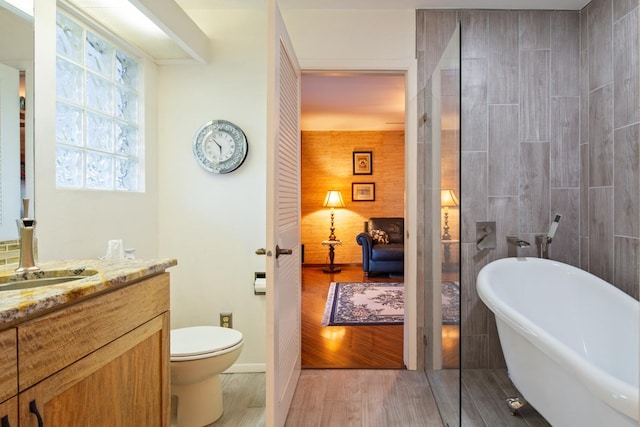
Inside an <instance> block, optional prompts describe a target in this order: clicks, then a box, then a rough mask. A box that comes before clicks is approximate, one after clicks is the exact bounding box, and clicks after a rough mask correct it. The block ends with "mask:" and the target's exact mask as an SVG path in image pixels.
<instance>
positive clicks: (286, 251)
mask: <svg viewBox="0 0 640 427" xmlns="http://www.w3.org/2000/svg"><path fill="white" fill-rule="evenodd" d="M292 253H293V251H292V250H291V249H280V246H278V245H276V259H278V257H280V255H291V254H292Z"/></svg>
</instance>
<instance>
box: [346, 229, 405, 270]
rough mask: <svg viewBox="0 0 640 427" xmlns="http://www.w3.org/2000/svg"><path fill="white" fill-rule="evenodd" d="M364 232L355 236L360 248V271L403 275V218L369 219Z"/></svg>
mask: <svg viewBox="0 0 640 427" xmlns="http://www.w3.org/2000/svg"><path fill="white" fill-rule="evenodd" d="M365 230H366V231H365V232H364V233H360V234H358V235H357V236H356V242H358V244H359V245H360V246H362V270H363V271H364V272H365V273H366V274H367V276H369V275H370V274H372V273H386V274H400V275H402V274H404V218H370V219H369V222H368V227H365Z"/></svg>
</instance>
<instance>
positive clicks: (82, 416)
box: [19, 313, 170, 427]
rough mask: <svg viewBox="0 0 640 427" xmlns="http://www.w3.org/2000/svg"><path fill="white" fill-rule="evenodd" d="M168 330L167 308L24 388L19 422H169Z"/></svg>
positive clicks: (91, 426)
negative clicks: (165, 310) (47, 376)
mask: <svg viewBox="0 0 640 427" xmlns="http://www.w3.org/2000/svg"><path fill="white" fill-rule="evenodd" d="M104 326H105V327H106V326H107V325H104ZM168 331H169V314H168V313H164V314H162V315H160V316H158V317H156V318H154V319H152V320H150V321H149V322H147V323H145V324H143V325H141V326H139V327H138V328H136V329H134V330H133V331H131V332H129V333H127V334H126V335H124V336H122V337H121V338H119V339H117V340H115V341H113V342H111V343H109V344H107V345H106V346H104V347H102V348H100V349H99V350H97V351H95V352H93V353H91V354H89V355H88V356H86V357H84V358H82V359H80V360H79V361H77V362H75V363H73V364H72V365H70V366H68V367H67V368H65V369H63V370H62V371H60V372H58V373H56V374H54V375H52V376H50V377H49V378H47V379H45V380H44V381H42V382H40V383H38V384H36V385H35V386H33V387H31V388H29V389H27V390H25V391H24V392H22V393H20V395H19V399H20V426H21V427H31V426H33V427H37V426H38V425H39V424H38V418H41V419H42V423H43V424H44V425H45V426H47V427H57V426H60V427H66V426H74V427H82V426H86V427H99V426H109V427H116V426H166V427H168V425H169V411H170V406H169V404H170V395H169V393H170V392H169V377H170V375H169V332H168ZM35 412H38V414H37V415H36V414H35Z"/></svg>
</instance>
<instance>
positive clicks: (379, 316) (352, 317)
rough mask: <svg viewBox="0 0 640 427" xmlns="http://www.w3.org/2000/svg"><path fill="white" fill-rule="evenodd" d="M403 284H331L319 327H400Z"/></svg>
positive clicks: (402, 317) (402, 318) (402, 314)
mask: <svg viewBox="0 0 640 427" xmlns="http://www.w3.org/2000/svg"><path fill="white" fill-rule="evenodd" d="M403 322H404V283H360V282H356V283H347V282H332V283H331V285H330V286H329V293H328V295H327V305H326V306H325V310H324V316H323V317H322V324H323V325H325V326H334V325H335V326H338V325H352V326H356V325H401V324H402V323H403Z"/></svg>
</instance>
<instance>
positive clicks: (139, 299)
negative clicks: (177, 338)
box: [18, 273, 169, 391]
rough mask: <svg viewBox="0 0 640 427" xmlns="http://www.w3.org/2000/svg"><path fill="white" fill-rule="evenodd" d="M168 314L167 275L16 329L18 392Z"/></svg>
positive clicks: (70, 307) (89, 300)
mask: <svg viewBox="0 0 640 427" xmlns="http://www.w3.org/2000/svg"><path fill="white" fill-rule="evenodd" d="M168 309H169V273H162V274H160V275H157V276H154V277H151V278H149V279H145V280H143V281H140V282H137V283H134V284H132V285H128V286H125V287H123V288H121V289H117V290H114V291H112V292H109V293H106V294H100V295H98V296H96V297H94V298H91V299H88V300H86V301H83V302H80V303H78V304H74V305H71V306H69V307H67V308H63V309H61V310H58V311H55V312H52V313H50V314H48V315H45V316H42V317H39V318H37V319H34V320H31V321H29V322H25V323H24V324H22V325H19V326H18V342H19V349H18V357H19V360H20V366H19V390H20V391H23V390H25V389H27V388H28V387H30V386H32V385H33V384H35V383H36V382H38V381H40V380H42V379H43V378H46V377H48V376H49V375H51V374H53V373H55V372H58V371H59V370H61V369H63V368H65V367H66V366H68V365H70V364H71V363H73V362H75V361H76V360H78V359H80V358H82V357H84V356H86V355H87V354H89V353H91V352H93V351H95V350H97V349H99V348H100V347H102V346H104V345H106V344H108V343H110V342H112V341H114V340H115V339H117V338H119V337H121V336H123V335H124V334H126V333H127V332H129V331H131V330H133V329H134V328H136V327H138V326H140V325H142V324H143V323H145V322H146V321H148V320H149V319H152V318H154V317H156V316H158V315H159V314H161V313H164V312H165V311H167V310H168Z"/></svg>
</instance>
